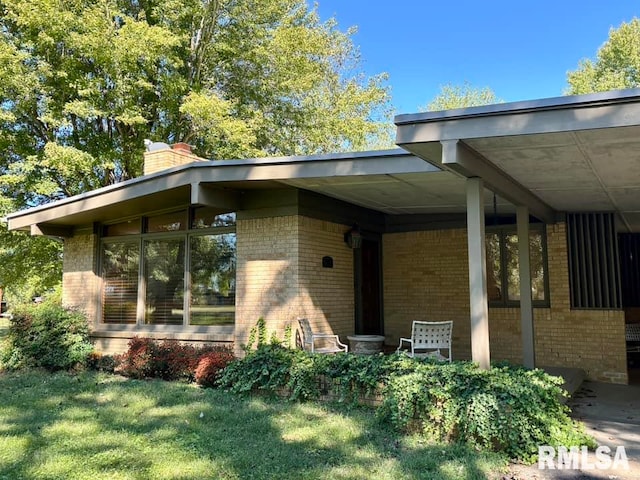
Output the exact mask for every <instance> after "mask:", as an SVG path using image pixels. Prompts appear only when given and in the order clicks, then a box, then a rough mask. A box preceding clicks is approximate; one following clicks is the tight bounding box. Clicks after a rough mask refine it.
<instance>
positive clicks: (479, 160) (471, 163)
mask: <svg viewBox="0 0 640 480" xmlns="http://www.w3.org/2000/svg"><path fill="white" fill-rule="evenodd" d="M441 143H442V166H443V167H444V168H446V169H447V170H450V171H453V172H455V173H457V174H459V175H462V176H463V177H466V178H473V177H479V178H482V179H483V180H484V182H485V185H486V186H487V187H488V188H489V189H490V190H492V191H493V192H495V193H497V194H498V195H500V196H501V197H502V198H504V199H506V200H508V201H509V202H511V203H513V204H514V205H516V206H526V207H528V208H529V210H530V211H531V213H532V214H533V215H534V216H536V217H538V218H539V219H540V220H543V221H544V222H545V223H555V221H556V212H555V210H553V209H552V208H551V207H550V206H549V205H547V204H546V203H544V202H543V201H542V200H540V199H539V198H538V197H537V196H535V195H534V194H533V193H531V192H530V191H529V190H528V189H526V188H525V187H524V186H522V185H521V184H520V183H518V182H517V181H516V180H515V179H513V178H511V177H510V176H509V175H507V174H505V173H504V172H503V171H502V170H500V169H499V168H498V167H496V166H495V165H494V164H492V163H491V162H489V161H488V160H487V159H485V158H484V157H483V156H482V155H480V154H479V153H477V152H475V151H474V150H472V149H471V148H470V147H469V146H467V145H466V144H465V143H464V142H463V141H461V140H444V141H442V142H441Z"/></svg>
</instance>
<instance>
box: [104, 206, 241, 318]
mask: <svg viewBox="0 0 640 480" xmlns="http://www.w3.org/2000/svg"><path fill="white" fill-rule="evenodd" d="M180 210H184V209H179V210H174V211H180ZM192 210H193V209H189V215H188V219H189V225H188V226H189V227H191V219H192ZM163 213H170V212H166V211H165V212H163ZM228 213H232V212H228ZM129 218H132V217H129ZM129 218H127V220H128V219H129ZM139 218H140V219H141V222H142V223H143V227H144V223H146V222H145V220H144V219H145V218H146V216H145V215H143V216H141V217H139ZM133 219H135V217H133ZM120 221H125V220H119V221H118V222H113V223H119V222H120ZM113 223H112V224H113ZM230 233H233V234H235V233H236V225H233V226H220V227H209V228H188V229H186V230H175V231H166V232H152V233H137V234H132V235H119V236H112V237H109V236H102V237H101V238H100V252H99V270H98V271H99V278H100V281H101V288H100V301H99V312H98V316H97V325H98V326H99V327H100V328H104V327H113V326H123V325H130V326H136V327H140V328H149V327H151V328H153V327H158V325H151V324H146V323H145V319H144V305H145V295H146V291H145V284H146V281H145V278H144V275H145V272H144V268H145V262H144V243H145V241H146V240H154V239H172V238H181V239H184V242H185V261H184V285H185V287H184V317H183V321H182V325H163V326H164V327H173V328H177V329H183V328H197V329H202V328H204V329H207V330H208V329H211V330H215V329H219V328H220V326H219V325H191V323H190V322H191V318H190V317H191V315H190V302H191V285H190V280H191V262H190V256H191V241H190V239H191V238H192V237H199V236H206V235H226V234H230ZM110 243H136V244H138V247H139V252H140V261H139V265H138V314H137V318H136V323H135V324H124V323H123V324H118V323H105V322H104V321H103V308H104V305H103V301H102V295H103V291H102V288H103V286H102V281H103V274H104V254H105V252H104V246H105V245H106V244H110ZM180 331H181V330H180Z"/></svg>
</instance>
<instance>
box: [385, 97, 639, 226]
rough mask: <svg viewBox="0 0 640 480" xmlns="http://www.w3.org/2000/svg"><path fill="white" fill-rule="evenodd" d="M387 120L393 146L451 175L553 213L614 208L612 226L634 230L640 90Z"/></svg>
mask: <svg viewBox="0 0 640 480" xmlns="http://www.w3.org/2000/svg"><path fill="white" fill-rule="evenodd" d="M395 122H396V125H397V126H398V130H397V137H396V141H397V144H398V145H400V146H401V147H403V148H405V149H406V150H408V151H410V152H412V153H414V154H415V155H417V156H419V157H420V158H423V159H425V160H426V161H428V162H430V163H431V164H433V165H436V166H439V167H441V168H444V169H447V170H450V171H453V172H456V173H458V174H459V175H462V176H466V177H471V176H481V177H483V178H484V179H485V184H486V185H487V186H489V188H491V189H492V190H494V191H498V193H502V194H503V195H504V196H505V197H506V198H509V200H511V201H513V202H515V203H517V202H518V200H517V199H516V198H515V197H517V196H518V195H520V194H521V193H522V192H529V193H530V194H533V195H534V196H535V197H536V198H537V199H538V200H539V201H540V202H542V204H543V205H546V206H548V207H550V208H551V209H552V210H554V211H557V212H587V211H612V212H616V213H617V214H618V215H617V216H618V220H619V228H620V229H624V230H628V231H640V89H631V90H620V91H612V92H603V93H597V94H590V95H578V96H569V97H558V98H551V99H543V100H535V101H529V102H516V103H506V104H498V105H489V106H484V107H473V108H466V109H457V110H450V111H445V112H429V113H419V114H413V115H400V116H398V117H396V119H395ZM456 151H457V153H458V155H457V157H458V158H452V157H453V154H454V153H456ZM447 152H448V153H447ZM461 152H462V155H460V153H461ZM460 157H462V158H460ZM521 200H522V199H521Z"/></svg>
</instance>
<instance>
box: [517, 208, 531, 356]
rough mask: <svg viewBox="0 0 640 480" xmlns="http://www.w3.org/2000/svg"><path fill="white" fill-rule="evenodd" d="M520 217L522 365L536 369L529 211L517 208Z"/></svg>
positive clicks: (519, 262) (519, 259)
mask: <svg viewBox="0 0 640 480" xmlns="http://www.w3.org/2000/svg"><path fill="white" fill-rule="evenodd" d="M516 213H517V216H518V267H519V272H520V323H521V325H522V364H523V365H524V366H525V367H527V368H534V367H535V350H534V335H533V305H532V300H531V257H530V253H529V250H530V248H529V209H528V208H527V207H516Z"/></svg>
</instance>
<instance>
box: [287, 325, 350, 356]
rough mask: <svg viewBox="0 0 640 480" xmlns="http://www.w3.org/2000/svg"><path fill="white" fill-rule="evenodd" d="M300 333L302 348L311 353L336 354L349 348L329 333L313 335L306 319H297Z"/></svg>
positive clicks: (336, 336)
mask: <svg viewBox="0 0 640 480" xmlns="http://www.w3.org/2000/svg"><path fill="white" fill-rule="evenodd" d="M298 323H299V324H300V330H301V332H302V347H303V348H304V349H305V350H307V351H308V352H311V353H338V352H346V351H347V350H348V349H349V347H348V346H347V345H345V344H344V343H341V342H340V338H339V337H338V335H332V334H330V333H313V330H312V329H311V324H310V323H309V320H307V319H306V318H299V319H298Z"/></svg>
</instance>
